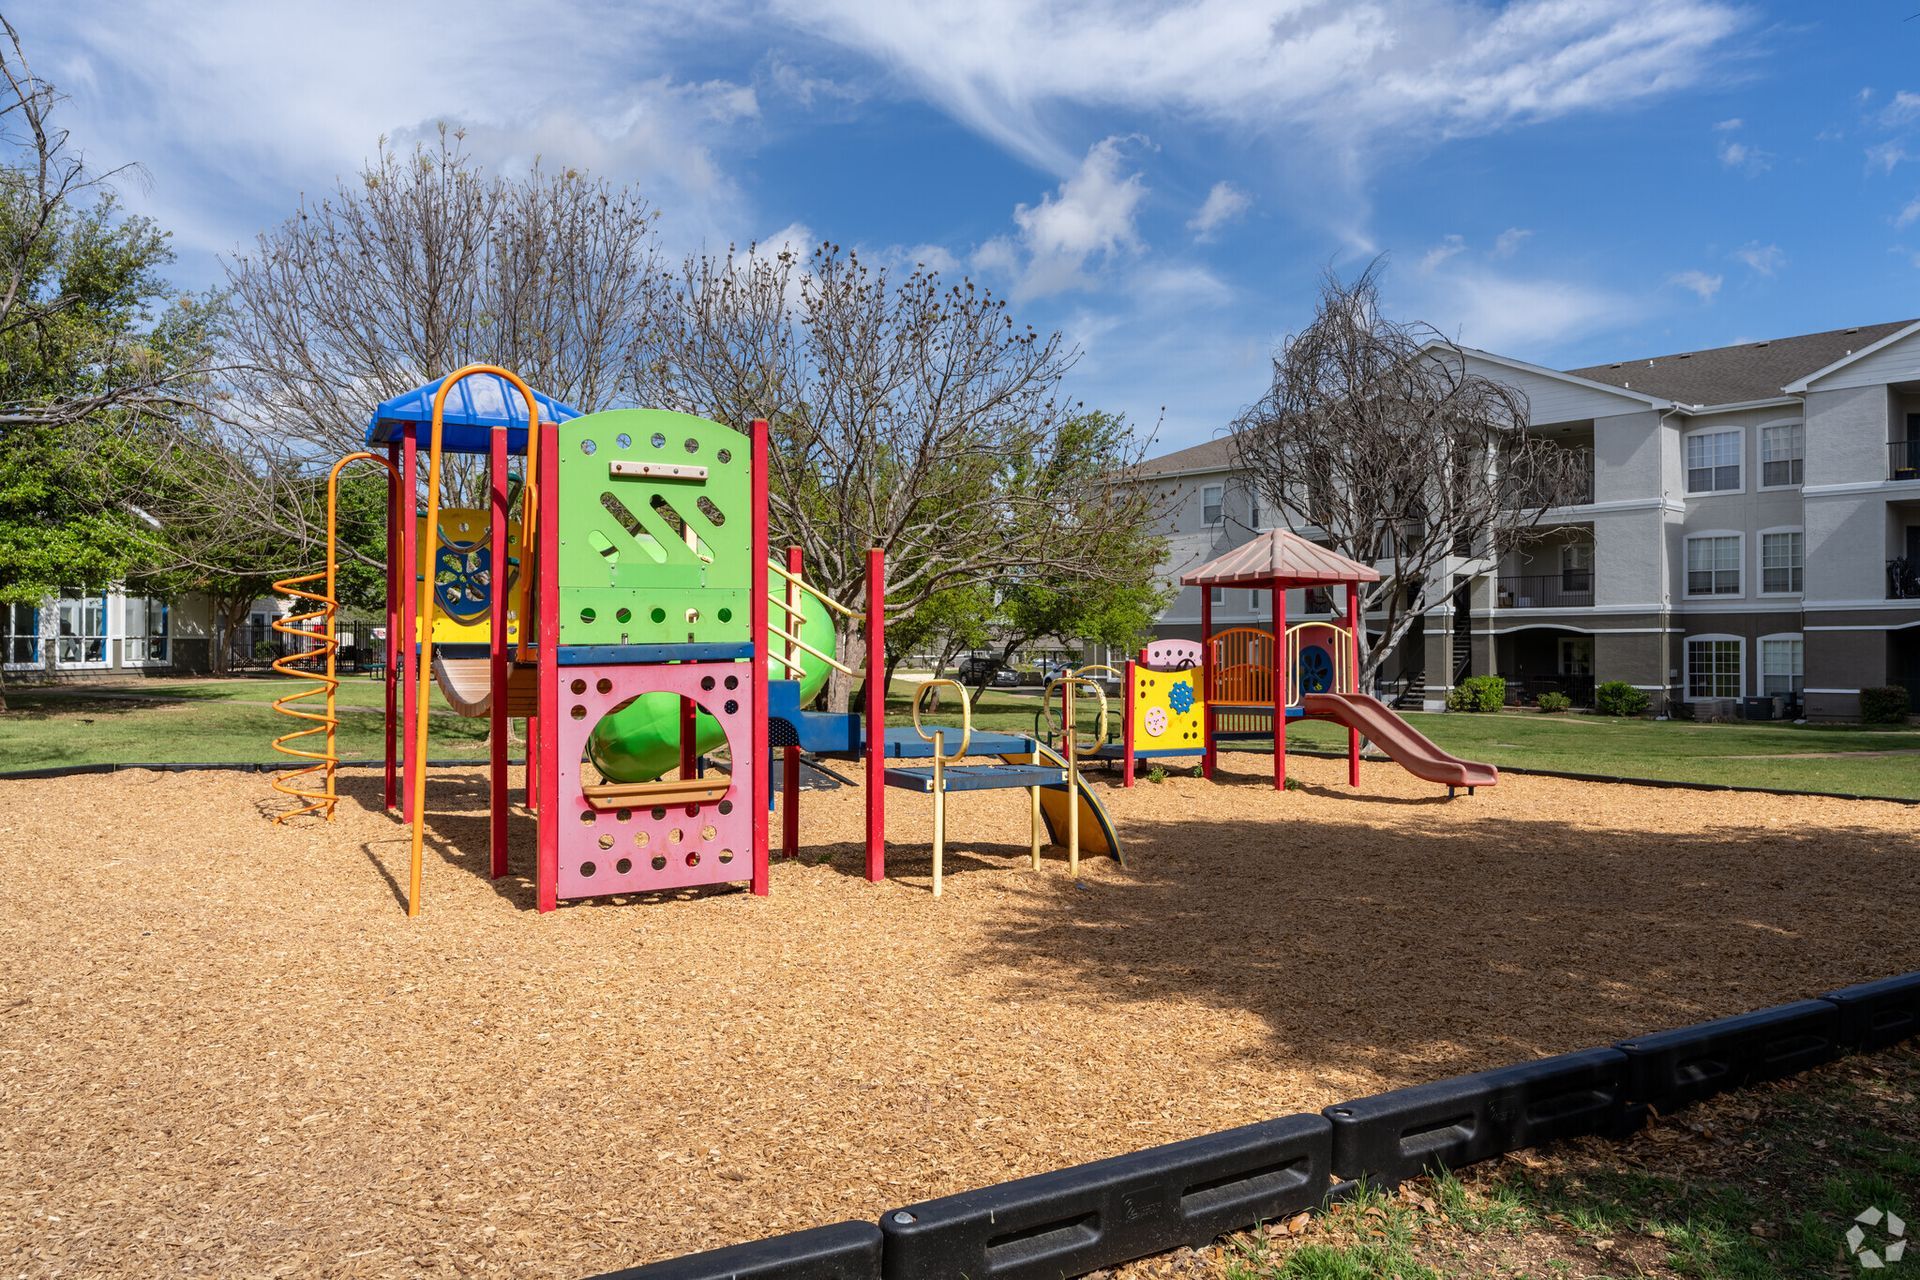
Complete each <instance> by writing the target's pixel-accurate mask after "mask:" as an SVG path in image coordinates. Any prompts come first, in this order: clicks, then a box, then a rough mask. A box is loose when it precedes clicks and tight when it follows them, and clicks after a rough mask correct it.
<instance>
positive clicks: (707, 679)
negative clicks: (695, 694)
mask: <svg viewBox="0 0 1920 1280" xmlns="http://www.w3.org/2000/svg"><path fill="white" fill-rule="evenodd" d="M700 688H701V689H703V690H704V691H706V692H707V693H712V692H713V677H712V676H701V677H700Z"/></svg>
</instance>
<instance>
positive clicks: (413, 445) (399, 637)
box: [387, 424, 425, 822]
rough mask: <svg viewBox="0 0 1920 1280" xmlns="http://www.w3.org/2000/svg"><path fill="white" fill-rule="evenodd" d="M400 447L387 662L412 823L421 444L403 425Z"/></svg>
mask: <svg viewBox="0 0 1920 1280" xmlns="http://www.w3.org/2000/svg"><path fill="white" fill-rule="evenodd" d="M401 430H402V432H403V433H404V435H403V443H402V445H401V446H400V501H399V503H398V506H399V508H400V628H399V632H398V634H396V635H395V636H394V637H393V639H391V640H389V641H388V642H387V654H388V658H389V659H390V661H393V662H398V663H399V664H400V666H401V668H402V675H401V695H402V696H401V701H402V703H403V706H402V715H401V727H402V730H403V732H402V735H401V736H402V737H403V738H405V740H406V741H405V744H404V745H403V746H402V748H401V752H402V755H401V758H400V783H401V786H400V816H401V817H402V818H405V819H406V820H407V821H408V822H412V821H413V782H412V779H413V771H414V770H415V769H418V768H421V767H423V765H424V764H425V761H421V760H415V759H414V758H413V756H414V750H413V748H414V732H413V718H414V717H415V716H416V715H418V714H419V713H420V690H419V688H418V686H419V683H420V675H419V672H418V670H417V669H416V668H418V666H419V663H417V662H415V661H414V656H413V655H414V646H415V645H416V644H418V643H419V639H420V634H419V632H420V546H419V542H420V538H419V527H420V521H419V518H418V517H417V516H416V515H415V514H414V512H415V509H416V506H417V504H418V502H419V499H418V497H417V496H416V493H415V486H416V485H417V484H418V483H419V467H420V441H419V439H418V437H417V435H416V434H415V427H414V425H412V424H408V425H407V426H404V427H402V428H401Z"/></svg>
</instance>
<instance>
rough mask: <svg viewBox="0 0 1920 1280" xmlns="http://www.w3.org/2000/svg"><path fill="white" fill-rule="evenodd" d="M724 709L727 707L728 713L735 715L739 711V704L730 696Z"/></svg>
mask: <svg viewBox="0 0 1920 1280" xmlns="http://www.w3.org/2000/svg"><path fill="white" fill-rule="evenodd" d="M726 709H727V714H728V715H736V714H738V713H739V711H740V704H739V703H737V702H735V701H734V700H733V699H732V698H728V699H727V704H726Z"/></svg>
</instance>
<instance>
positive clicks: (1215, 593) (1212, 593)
mask: <svg viewBox="0 0 1920 1280" xmlns="http://www.w3.org/2000/svg"><path fill="white" fill-rule="evenodd" d="M1226 602H1227V589H1226V588H1225V587H1208V588H1207V603H1209V604H1225V603H1226Z"/></svg>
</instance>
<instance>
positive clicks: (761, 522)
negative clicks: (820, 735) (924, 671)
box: [733, 418, 773, 897]
mask: <svg viewBox="0 0 1920 1280" xmlns="http://www.w3.org/2000/svg"><path fill="white" fill-rule="evenodd" d="M752 471H753V491H752V498H751V501H750V502H749V503H748V505H747V509H748V510H749V511H751V512H753V605H752V608H751V609H750V611H749V613H750V619H751V621H750V627H749V630H748V635H750V636H751V637H752V638H753V659H752V666H753V672H752V675H751V677H750V679H751V681H752V683H753V701H752V706H753V720H752V724H753V729H752V734H751V736H752V738H753V742H752V745H750V746H749V747H748V749H747V760H748V767H749V768H750V770H751V772H750V773H749V774H748V776H749V777H750V778H751V779H752V787H751V790H750V791H749V792H748V795H747V803H748V804H750V805H752V806H753V892H754V893H755V894H757V895H760V896H762V897H764V896H765V895H766V893H767V891H768V889H769V887H770V885H769V883H768V878H769V877H768V868H767V861H768V852H769V851H768V848H767V800H768V798H769V797H768V792H769V791H770V790H771V788H772V785H773V770H772V767H771V761H769V760H768V758H767V755H768V751H769V748H768V746H767V666H768V659H767V650H768V648H769V646H768V644H767V551H768V547H767V422H766V419H764V418H756V419H754V422H753V468H752ZM733 767H734V769H735V770H736V771H737V770H738V769H739V768H740V765H739V761H738V758H737V757H736V758H735V762H734V766H733ZM736 776H738V775H737V773H736Z"/></svg>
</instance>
